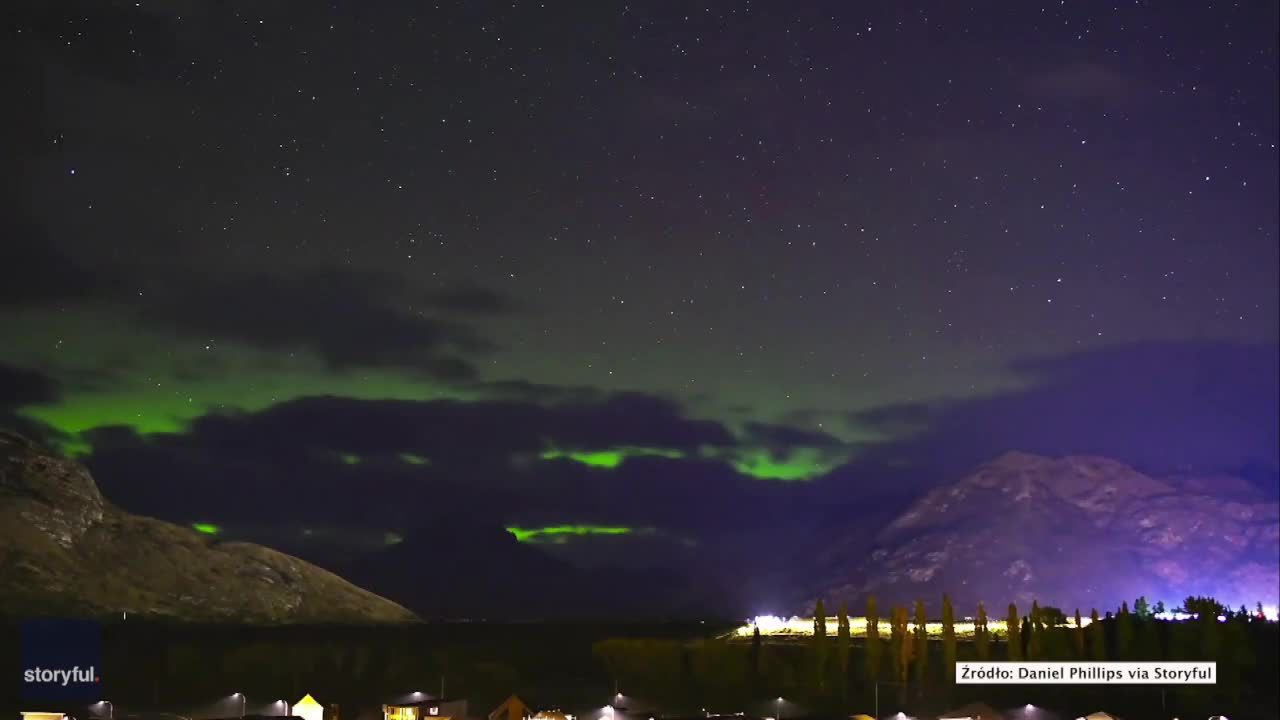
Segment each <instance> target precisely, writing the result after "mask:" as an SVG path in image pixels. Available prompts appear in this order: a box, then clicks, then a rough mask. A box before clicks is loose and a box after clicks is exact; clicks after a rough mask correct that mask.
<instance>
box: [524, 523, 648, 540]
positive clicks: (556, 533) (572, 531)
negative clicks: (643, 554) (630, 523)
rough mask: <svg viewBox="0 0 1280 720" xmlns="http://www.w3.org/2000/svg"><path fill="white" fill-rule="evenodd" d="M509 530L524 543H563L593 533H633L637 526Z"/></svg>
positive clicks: (583, 526)
mask: <svg viewBox="0 0 1280 720" xmlns="http://www.w3.org/2000/svg"><path fill="white" fill-rule="evenodd" d="M507 532H509V533H511V534H512V535H514V536H515V538H516V540H518V541H519V542H522V543H530V544H538V543H547V542H549V543H563V542H565V541H567V540H568V539H569V538H572V537H588V536H592V535H606V536H617V535H632V534H634V533H635V532H637V530H636V528H630V527H620V526H616V525H552V526H549V527H540V528H522V527H508V528H507Z"/></svg>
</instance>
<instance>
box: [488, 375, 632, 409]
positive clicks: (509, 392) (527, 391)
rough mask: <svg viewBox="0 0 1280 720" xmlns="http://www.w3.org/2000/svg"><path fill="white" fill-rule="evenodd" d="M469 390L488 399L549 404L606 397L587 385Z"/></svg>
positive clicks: (503, 383)
mask: <svg viewBox="0 0 1280 720" xmlns="http://www.w3.org/2000/svg"><path fill="white" fill-rule="evenodd" d="M471 389H472V390H474V391H476V392H478V393H480V394H481V395H482V396H483V397H485V398H488V399H496V400H515V401H519V402H532V403H549V404H557V403H565V402H573V403H589V402H599V401H601V400H603V399H604V398H605V397H606V396H607V395H608V393H606V392H605V391H603V390H600V389H599V388H595V387H590V386H587V385H549V384H547V383H536V382H531V381H528V380H496V381H491V382H482V383H475V384H473V385H472V386H471Z"/></svg>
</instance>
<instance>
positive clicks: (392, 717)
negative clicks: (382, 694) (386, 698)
mask: <svg viewBox="0 0 1280 720" xmlns="http://www.w3.org/2000/svg"><path fill="white" fill-rule="evenodd" d="M382 717H383V720H437V719H438V720H466V717H467V701H466V700H441V699H435V700H432V699H427V700H420V701H417V702H407V703H397V704H395V705H383V706H382Z"/></svg>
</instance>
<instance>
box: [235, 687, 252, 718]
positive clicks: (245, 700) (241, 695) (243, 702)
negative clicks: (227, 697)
mask: <svg viewBox="0 0 1280 720" xmlns="http://www.w3.org/2000/svg"><path fill="white" fill-rule="evenodd" d="M231 697H238V698H240V717H244V708H245V705H246V704H247V703H248V702H249V699H248V698H246V697H245V696H244V693H238V692H235V693H231Z"/></svg>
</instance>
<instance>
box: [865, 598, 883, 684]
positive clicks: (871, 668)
mask: <svg viewBox="0 0 1280 720" xmlns="http://www.w3.org/2000/svg"><path fill="white" fill-rule="evenodd" d="M880 654H881V648H880V614H879V610H878V609H877V608H876V596H875V595H872V596H870V597H868V598H867V676H868V678H869V679H870V680H871V682H872V683H875V682H876V681H877V680H879V679H880Z"/></svg>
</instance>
